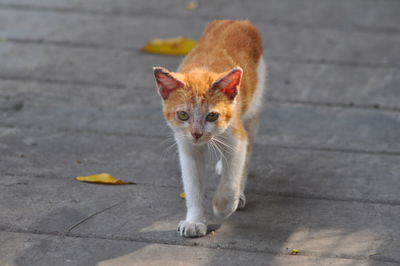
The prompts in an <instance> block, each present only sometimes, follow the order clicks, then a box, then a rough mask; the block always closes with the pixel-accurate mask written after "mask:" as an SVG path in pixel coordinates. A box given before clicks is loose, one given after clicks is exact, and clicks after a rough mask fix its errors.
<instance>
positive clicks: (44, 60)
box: [0, 43, 400, 108]
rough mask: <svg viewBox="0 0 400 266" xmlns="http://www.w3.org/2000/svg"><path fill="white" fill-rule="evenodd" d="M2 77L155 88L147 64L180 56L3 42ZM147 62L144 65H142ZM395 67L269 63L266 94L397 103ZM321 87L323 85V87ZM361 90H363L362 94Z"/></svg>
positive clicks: (174, 61)
mask: <svg viewBox="0 0 400 266" xmlns="http://www.w3.org/2000/svg"><path fill="white" fill-rule="evenodd" d="M0 56H1V57H2V59H3V60H4V62H7V64H2V65H1V66H0V77H2V78H12V79H22V80H25V81H26V80H32V79H33V80H43V81H54V80H56V81H57V80H59V81H61V82H63V83H68V82H70V83H75V84H76V83H79V82H80V83H86V84H88V83H89V84H90V83H91V84H94V85H99V84H100V85H101V84H104V85H109V86H114V87H117V88H120V87H126V88H129V89H133V88H135V87H139V88H149V89H150V88H153V84H154V77H153V75H152V71H151V67H152V66H155V65H163V66H165V67H167V68H169V69H175V68H176V67H177V66H178V64H179V62H180V60H181V58H179V57H169V56H157V55H149V54H142V53H139V52H137V51H132V52H130V51H125V50H118V49H106V50H96V49H91V48H89V47H59V46H52V45H39V44H37V45H33V44H30V45H27V44H15V43H4V44H1V45H0ZM146 66H148V67H146ZM399 71H400V70H398V69H373V68H372V69H371V68H368V67H361V66H358V67H351V66H344V67H343V66H335V65H321V64H305V63H304V62H303V63H299V62H298V63H294V62H292V63H288V62H275V63H273V62H271V63H270V64H269V76H270V77H271V78H270V79H269V82H268V87H269V92H268V95H270V97H276V98H279V99H283V100H285V99H287V100H303V101H308V100H310V101H316V102H322V103H342V104H353V105H354V104H356V105H362V106H365V105H367V106H374V105H376V106H382V108H385V107H389V108H393V107H394V108H399V106H400V104H399V101H397V97H399V93H400V92H399V90H397V87H398V84H399V76H400V75H399V74H398V72H399ZM322 88H323V89H322ZM360 90H361V91H362V93H360Z"/></svg>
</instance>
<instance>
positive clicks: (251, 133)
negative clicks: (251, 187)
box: [238, 112, 260, 209]
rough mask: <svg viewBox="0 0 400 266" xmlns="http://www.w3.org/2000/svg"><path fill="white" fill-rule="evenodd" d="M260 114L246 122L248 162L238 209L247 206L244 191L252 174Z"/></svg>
mask: <svg viewBox="0 0 400 266" xmlns="http://www.w3.org/2000/svg"><path fill="white" fill-rule="evenodd" d="M259 117H260V116H259V112H257V113H256V114H254V115H253V116H252V117H251V118H249V119H248V120H247V121H245V122H244V126H245V128H246V131H247V137H248V141H247V149H246V161H245V165H244V169H243V177H242V180H241V183H240V197H239V203H238V209H243V208H244V207H245V206H246V196H245V194H244V190H245V188H246V183H247V177H248V176H249V172H250V165H251V156H252V154H253V146H254V140H255V138H256V135H257V131H258V124H259V123H258V121H259Z"/></svg>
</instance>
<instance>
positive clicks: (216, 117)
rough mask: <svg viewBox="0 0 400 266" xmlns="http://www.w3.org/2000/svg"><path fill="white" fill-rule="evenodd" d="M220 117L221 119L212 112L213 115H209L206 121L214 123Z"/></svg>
mask: <svg viewBox="0 0 400 266" xmlns="http://www.w3.org/2000/svg"><path fill="white" fill-rule="evenodd" d="M218 117H219V114H218V113H215V112H211V113H208V115H207V116H206V121H208V122H214V121H216V120H217V119H218Z"/></svg>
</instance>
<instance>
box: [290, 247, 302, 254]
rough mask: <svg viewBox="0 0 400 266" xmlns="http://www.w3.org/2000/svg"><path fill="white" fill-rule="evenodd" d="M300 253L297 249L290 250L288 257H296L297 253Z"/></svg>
mask: <svg viewBox="0 0 400 266" xmlns="http://www.w3.org/2000/svg"><path fill="white" fill-rule="evenodd" d="M299 252H300V251H299V250H298V249H295V248H294V249H292V250H291V251H290V255H297V254H298V253H299Z"/></svg>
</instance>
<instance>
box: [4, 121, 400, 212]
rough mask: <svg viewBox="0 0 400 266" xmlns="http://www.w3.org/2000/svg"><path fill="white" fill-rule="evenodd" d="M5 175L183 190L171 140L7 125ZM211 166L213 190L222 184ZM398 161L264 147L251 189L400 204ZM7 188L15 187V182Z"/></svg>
mask: <svg viewBox="0 0 400 266" xmlns="http://www.w3.org/2000/svg"><path fill="white" fill-rule="evenodd" d="M1 132H2V134H1V135H2V136H1V137H0V143H2V145H1V147H0V152H1V154H2V161H1V163H0V172H2V173H3V174H4V175H5V174H8V175H21V176H25V177H29V176H36V177H38V178H40V177H42V178H48V179H72V178H74V177H76V176H81V175H92V174H96V173H101V172H108V173H112V174H113V175H114V176H115V177H119V178H121V179H122V180H126V181H132V182H137V183H139V184H143V185H151V186H167V187H175V188H179V189H182V185H181V178H180V171H179V163H178V157H177V154H176V151H175V148H174V147H169V146H170V145H171V144H172V143H173V142H172V140H171V141H170V142H168V141H165V139H156V138H146V137H132V136H118V135H117V136H115V135H104V134H100V135H99V134H88V133H82V132H81V133H76V132H56V131H52V130H51V129H45V130H32V129H26V128H25V129H24V128H23V129H20V128H18V129H7V128H2V130H1ZM214 165H215V161H214V163H212V162H209V164H208V166H209V171H208V173H207V176H208V177H209V187H210V188H212V189H214V188H215V186H216V183H217V181H218V178H217V176H216V175H215V173H214V171H213V166H214ZM399 171H400V158H399V156H388V155H382V154H368V153H364V154H362V153H361V154H360V153H348V152H347V153H345V152H332V151H315V150H306V149H305V150H298V149H290V148H280V147H274V146H270V145H263V144H257V145H256V148H255V152H254V156H253V160H252V167H251V174H250V178H249V182H248V186H247V191H248V192H251V193H258V194H262V195H287V196H292V197H297V198H319V199H332V200H341V201H359V202H376V203H385V204H392V205H395V204H400V201H399V199H398V191H400V184H399V182H398V173H399ZM8 182H10V183H7V184H10V185H12V184H14V182H12V178H11V179H9V180H8Z"/></svg>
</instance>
